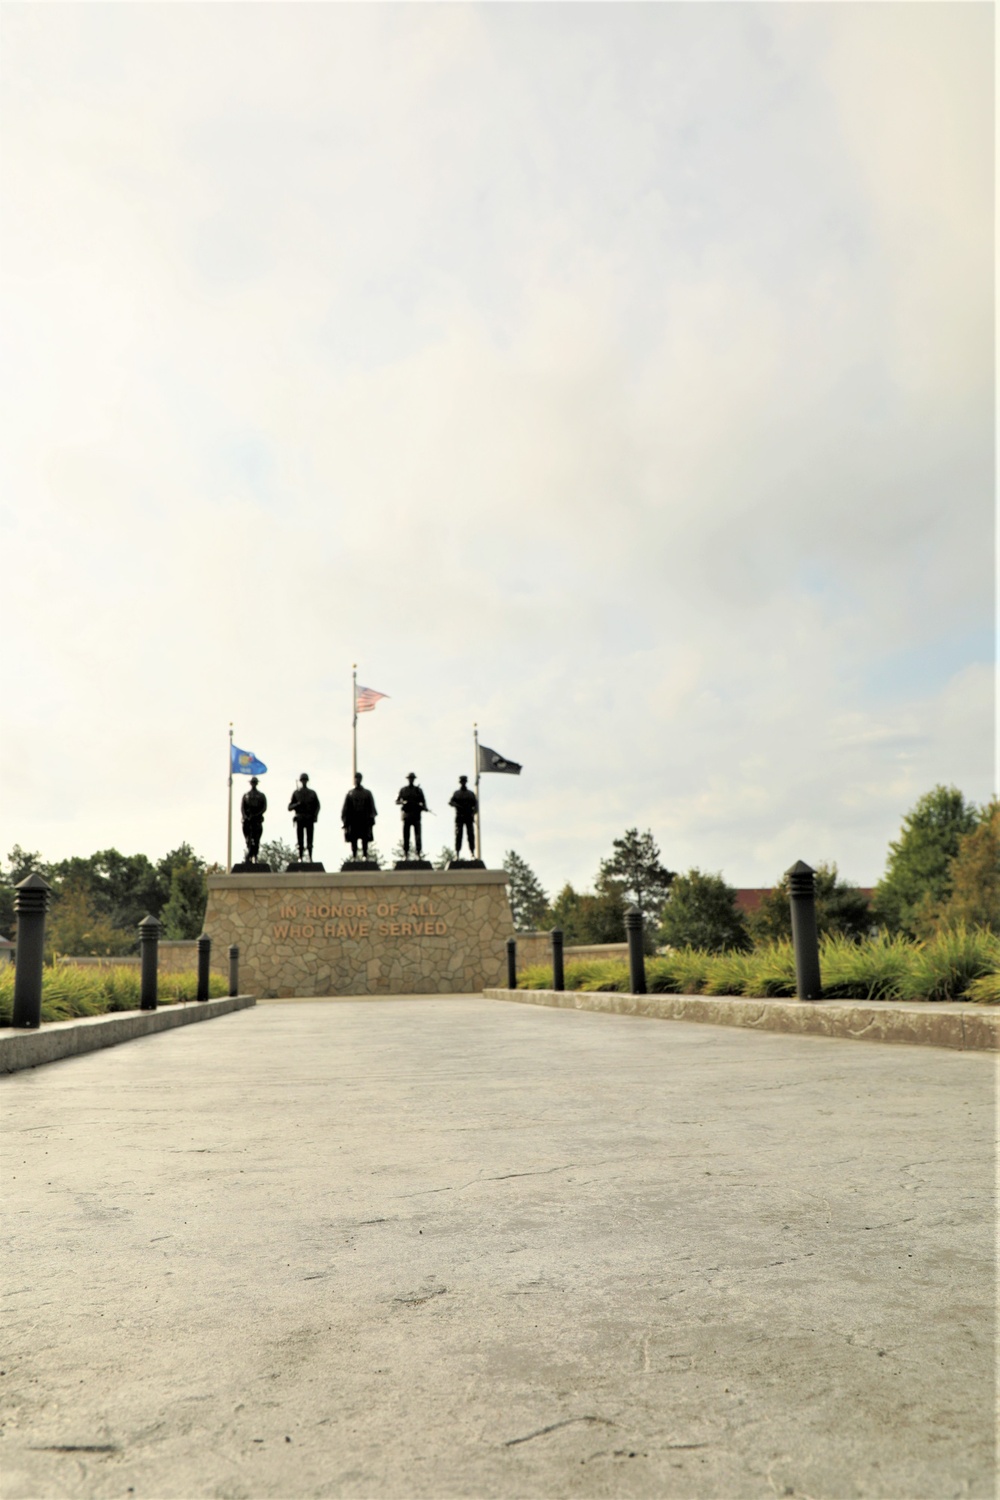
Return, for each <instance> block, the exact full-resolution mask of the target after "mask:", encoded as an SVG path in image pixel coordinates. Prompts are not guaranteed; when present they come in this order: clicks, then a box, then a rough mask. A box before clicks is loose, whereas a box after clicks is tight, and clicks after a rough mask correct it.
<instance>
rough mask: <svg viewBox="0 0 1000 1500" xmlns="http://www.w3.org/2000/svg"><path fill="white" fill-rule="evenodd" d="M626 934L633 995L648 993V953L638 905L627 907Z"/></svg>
mask: <svg viewBox="0 0 1000 1500" xmlns="http://www.w3.org/2000/svg"><path fill="white" fill-rule="evenodd" d="M625 936H626V937H627V938H628V983H629V989H630V990H631V992H632V994H633V995H644V994H645V993H646V955H645V954H644V953H643V951H642V912H641V911H640V910H639V908H638V907H637V906H626V908H625Z"/></svg>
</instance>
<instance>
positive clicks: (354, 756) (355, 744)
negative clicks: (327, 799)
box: [351, 662, 358, 781]
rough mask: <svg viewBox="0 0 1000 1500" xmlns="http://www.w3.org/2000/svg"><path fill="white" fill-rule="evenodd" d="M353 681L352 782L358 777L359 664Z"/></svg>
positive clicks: (353, 672)
mask: <svg viewBox="0 0 1000 1500" xmlns="http://www.w3.org/2000/svg"><path fill="white" fill-rule="evenodd" d="M351 680H352V683H353V696H352V698H351V703H352V706H353V708H354V720H353V723H352V726H351V728H352V734H353V739H352V750H351V780H352V781H353V780H354V778H355V776H357V774H358V664H357V662H355V663H354V668H353V670H352V673H351Z"/></svg>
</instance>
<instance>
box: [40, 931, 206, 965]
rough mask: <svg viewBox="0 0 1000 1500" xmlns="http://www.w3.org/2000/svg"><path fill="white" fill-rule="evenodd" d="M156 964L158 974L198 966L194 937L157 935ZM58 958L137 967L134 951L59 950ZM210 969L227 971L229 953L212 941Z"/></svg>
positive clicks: (61, 961)
mask: <svg viewBox="0 0 1000 1500" xmlns="http://www.w3.org/2000/svg"><path fill="white" fill-rule="evenodd" d="M158 959H159V963H158V968H159V971H160V973H161V974H186V973H188V972H193V971H194V970H195V969H197V967H198V943H197V940H196V939H195V938H161V939H160V942H159V952H158ZM58 962H59V963H60V964H76V965H77V966H78V967H80V968H100V969H110V968H115V967H116V966H117V965H118V964H126V965H128V964H131V965H134V966H136V967H138V964H139V962H140V959H139V955H138V953H123V954H120V955H117V956H115V955H108V956H105V955H103V954H102V955H101V956H100V957H96V958H95V957H90V956H89V955H87V956H81V955H79V954H69V953H60V955H59V958H58ZM211 967H212V973H213V974H228V973H229V955H228V953H226V951H225V949H222V950H221V951H220V949H219V948H217V947H216V945H215V943H213V944H212V965H211Z"/></svg>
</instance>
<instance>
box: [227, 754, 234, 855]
mask: <svg viewBox="0 0 1000 1500" xmlns="http://www.w3.org/2000/svg"><path fill="white" fill-rule="evenodd" d="M232 873H233V726H232V724H230V726H229V827H228V830H227V833H226V874H227V875H231V874H232Z"/></svg>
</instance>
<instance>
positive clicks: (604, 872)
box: [597, 828, 674, 931]
mask: <svg viewBox="0 0 1000 1500" xmlns="http://www.w3.org/2000/svg"><path fill="white" fill-rule="evenodd" d="M612 849H613V852H612V854H611V857H610V858H609V859H604V860H602V861H601V868H600V872H599V874H598V877H597V893H598V895H601V894H602V893H604V892H605V891H607V892H611V891H612V890H614V889H615V888H616V887H617V888H618V889H619V890H620V892H621V895H622V896H623V897H624V903H623V905H627V904H628V903H629V902H634V904H635V905H636V906H637V907H638V908H639V910H640V911H641V912H642V915H643V918H644V919H645V921H646V925H647V926H648V927H652V926H653V925H654V924H655V923H656V921H657V920H658V919H659V915H660V911H661V910H662V907H663V903H664V901H666V899H667V895H668V893H669V890H670V884H671V881H672V880H673V878H674V874H673V871H672V870H668V869H666V868H665V867H664V866H663V865H661V863H660V851H659V849H658V848H657V846H656V840H655V839H654V838H653V835H652V833H651V832H650V831H649V830H648V829H647V831H646V832H645V833H643V834H640V832H639V830H638V828H627V829H626V830H625V833H624V835H623V836H622V837H621V838H620V839H615V841H614V844H613V845H612ZM623 920H624V919H623ZM623 931H624V927H623Z"/></svg>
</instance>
